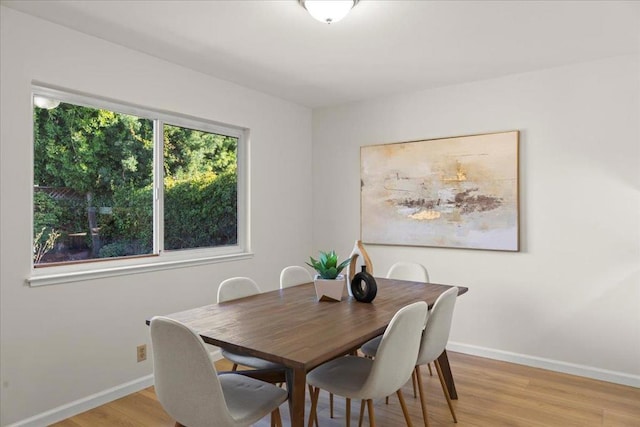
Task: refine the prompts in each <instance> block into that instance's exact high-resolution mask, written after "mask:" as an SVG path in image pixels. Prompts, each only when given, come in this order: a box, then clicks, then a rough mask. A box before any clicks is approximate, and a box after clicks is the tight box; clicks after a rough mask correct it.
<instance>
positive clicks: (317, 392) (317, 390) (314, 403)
mask: <svg viewBox="0 0 640 427" xmlns="http://www.w3.org/2000/svg"><path fill="white" fill-rule="evenodd" d="M309 387H311V386H309ZM311 390H313V393H311V410H310V411H309V427H313V420H314V419H315V418H316V415H317V414H316V411H317V407H318V396H319V395H320V388H318V387H315V388H313V387H311Z"/></svg>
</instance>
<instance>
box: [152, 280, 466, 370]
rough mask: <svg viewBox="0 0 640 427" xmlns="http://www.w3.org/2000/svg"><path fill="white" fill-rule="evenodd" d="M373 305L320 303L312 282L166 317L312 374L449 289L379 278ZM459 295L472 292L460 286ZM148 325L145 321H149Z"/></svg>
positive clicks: (222, 343) (220, 342)
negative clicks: (402, 311) (402, 312)
mask: <svg viewBox="0 0 640 427" xmlns="http://www.w3.org/2000/svg"><path fill="white" fill-rule="evenodd" d="M376 283H377V287H378V293H377V296H376V298H375V299H374V301H373V302H372V303H370V304H368V303H361V302H358V301H356V300H355V299H354V298H353V297H349V296H345V297H344V298H343V299H342V301H340V302H320V301H318V299H317V297H316V294H315V290H314V286H313V283H307V284H303V285H299V286H294V287H290V288H286V289H279V290H276V291H271V292H266V293H262V294H258V295H253V296H249V297H246V298H241V299H236V300H233V301H228V302H224V303H220V304H211V305H206V306H203V307H199V308H194V309H191V310H186V311H182V312H179V313H173V314H170V315H168V316H167V317H170V318H172V319H175V320H178V321H180V322H183V323H184V324H186V325H187V326H188V327H190V328H192V329H193V330H194V331H196V332H197V333H198V334H200V335H201V336H202V338H203V339H204V341H205V342H207V343H209V344H213V345H216V346H219V347H222V348H226V349H228V350H231V351H234V352H240V353H246V354H249V355H252V356H256V357H260V358H263V359H266V360H270V361H273V362H277V363H280V364H283V365H285V366H288V367H291V368H295V369H304V370H305V371H309V370H311V369H313V368H314V367H316V366H318V365H319V364H321V363H323V362H326V361H327V360H330V359H332V358H334V357H336V356H339V355H342V354H345V353H347V352H349V351H350V350H352V349H354V348H357V347H359V346H360V345H361V344H363V343H365V342H366V341H368V340H369V339H371V338H374V337H376V336H378V335H380V334H381V333H383V332H384V330H385V329H386V327H387V325H388V324H389V322H390V321H391V318H392V317H393V315H394V314H395V313H396V312H397V311H398V310H399V309H400V308H402V307H404V306H406V305H408V304H411V303H413V302H416V301H426V302H427V303H428V304H429V307H430V308H431V306H432V305H433V303H434V302H435V300H436V299H437V298H438V296H439V295H440V294H441V293H442V292H444V291H445V290H447V289H448V288H450V287H451V286H449V285H439V284H433V283H422V282H411V281H404V280H392V279H385V278H376ZM458 288H459V291H458V295H462V294H464V293H465V292H467V290H468V288H466V287H461V286H459V287H458ZM148 322H149V321H147V323H148Z"/></svg>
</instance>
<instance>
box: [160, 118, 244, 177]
mask: <svg viewBox="0 0 640 427" xmlns="http://www.w3.org/2000/svg"><path fill="white" fill-rule="evenodd" d="M237 145H238V139H237V138H233V137H230V136H225V135H218V134H214V133H209V132H203V131H199V130H194V129H188V128H183V127H179V126H171V125H167V124H165V126H164V171H165V176H167V177H171V178H173V179H175V180H184V179H188V178H190V177H197V176H199V175H201V174H206V173H209V172H212V173H214V174H216V175H220V174H225V173H235V172H236V163H237V154H236V150H237Z"/></svg>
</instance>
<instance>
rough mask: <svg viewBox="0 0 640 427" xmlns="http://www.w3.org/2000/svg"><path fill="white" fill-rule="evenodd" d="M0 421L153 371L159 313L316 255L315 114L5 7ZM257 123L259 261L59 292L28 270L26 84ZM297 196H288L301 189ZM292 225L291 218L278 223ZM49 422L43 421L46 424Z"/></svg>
mask: <svg viewBox="0 0 640 427" xmlns="http://www.w3.org/2000/svg"><path fill="white" fill-rule="evenodd" d="M0 12H1V31H2V33H1V43H2V44H1V49H0V50H1V55H2V56H1V61H0V62H1V67H2V68H1V80H0V87H1V93H2V101H1V108H2V110H1V115H0V120H1V123H0V128H1V139H0V143H1V145H0V150H1V151H0V157H1V168H0V174H1V180H0V181H1V195H2V199H1V211H0V213H1V217H0V218H1V221H0V227H1V228H0V233H1V236H2V242H1V246H0V249H1V255H2V256H1V273H0V274H1V275H0V278H1V285H0V292H1V294H0V296H1V306H0V308H1V319H0V320H1V329H0V331H1V343H2V345H1V353H0V356H1V360H2V363H1V385H0V387H1V389H0V394H1V396H2V397H1V409H0V413H1V419H0V425H3V426H4V425H8V424H10V423H14V422H17V421H20V420H24V419H26V418H28V417H32V416H34V415H37V414H41V413H43V412H45V411H48V410H51V409H54V408H57V407H59V406H60V405H66V404H69V403H73V402H74V401H76V400H77V399H82V398H85V397H87V396H90V395H92V394H94V393H100V392H103V391H105V390H107V389H109V388H111V387H117V386H119V385H121V384H123V383H127V382H129V381H134V380H136V379H139V378H142V377H145V376H147V375H149V374H151V372H152V366H151V361H150V360H148V361H146V362H143V363H136V357H135V355H136V345H138V344H141V343H148V342H149V338H148V328H147V326H145V324H144V321H145V319H146V318H149V317H150V316H152V315H154V314H163V313H171V312H175V311H179V310H182V309H186V308H189V307H194V306H199V305H204V304H207V303H212V302H215V296H216V291H217V284H218V283H219V282H220V281H221V280H223V279H225V278H227V277H229V276H233V275H249V276H251V277H253V278H255V279H256V280H257V281H258V282H259V283H260V284H261V286H262V287H263V288H264V289H275V288H276V287H277V286H278V277H279V273H280V269H281V268H282V267H284V266H285V265H287V264H301V263H302V262H304V261H305V259H306V256H307V255H308V254H309V253H310V250H311V232H310V230H311V227H312V225H311V206H312V203H311V193H310V191H309V188H310V187H311V171H310V169H309V167H308V165H309V163H310V159H311V111H310V110H309V109H306V108H303V107H299V106H296V105H294V104H291V103H289V102H285V101H282V100H279V99H276V98H273V97H270V96H266V95H263V94H260V93H257V92H254V91H251V90H248V89H245V88H242V87H239V86H235V85H232V84H229V83H226V82H223V81H220V80H216V79H213V78H211V77H208V76H205V75H203V74H199V73H196V72H193V71H190V70H188V69H186V68H183V67H181V66H178V65H174V64H170V63H167V62H164V61H161V60H159V59H156V58H153V57H150V56H147V55H144V54H141V53H138V52H135V51H132V50H128V49H125V48H123V47H120V46H117V45H114V44H111V43H108V42H105V41H103V40H99V39H96V38H93V37H89V36H86V35H83V34H80V33H77V32H74V31H71V30H68V29H65V28H63V27H59V26H56V25H53V24H50V23H47V22H45V21H41V20H39V19H36V18H33V17H29V16H28V15H24V14H21V13H19V12H16V11H14V10H11V9H8V8H5V7H1V8H0ZM32 80H37V81H40V82H44V83H48V84H52V85H57V86H60V87H64V88H69V89H73V90H77V91H82V92H85V93H88V94H95V95H99V96H106V97H109V98H113V99H116V100H120V101H124V102H128V103H134V104H139V105H143V106H148V107H152V108H158V109H163V110H168V111H174V112H179V113H184V114H188V115H192V116H195V117H202V118H205V119H211V120H215V121H219V122H223V123H228V124H232V125H238V126H244V127H248V128H250V130H251V152H250V156H251V181H250V185H251V207H252V209H251V214H252V221H251V233H252V249H253V252H254V253H255V257H254V258H253V259H250V260H247V261H236V262H228V263H220V264H211V265H205V266H200V267H196V268H188V269H187V268H183V269H175V270H165V271H162V272H158V273H147V274H137V275H131V276H120V277H115V278H107V279H100V280H93V281H90V282H78V283H70V284H62V285H54V286H45V287H38V288H30V287H28V286H26V285H25V278H26V277H27V276H28V275H29V271H30V264H31V248H30V238H31V233H32V231H31V224H30V214H29V212H30V209H31V201H30V186H31V185H32V181H31V170H32V153H31V151H32V149H31V145H32V137H31V135H30V129H31V120H32V118H31V110H30V102H31V101H30V90H31V86H30V85H31V81H32ZM292 195H293V196H292ZM283 224H286V226H282V225H283ZM43 423H44V421H43V420H42V419H40V421H39V422H35V423H34V424H35V425H38V424H40V425H41V424H43Z"/></svg>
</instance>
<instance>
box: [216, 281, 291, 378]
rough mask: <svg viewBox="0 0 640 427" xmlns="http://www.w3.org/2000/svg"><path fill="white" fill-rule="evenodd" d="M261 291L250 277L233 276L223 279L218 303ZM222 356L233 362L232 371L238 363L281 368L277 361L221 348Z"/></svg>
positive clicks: (257, 367)
mask: <svg viewBox="0 0 640 427" xmlns="http://www.w3.org/2000/svg"><path fill="white" fill-rule="evenodd" d="M259 293H260V288H259V287H258V284H257V283H256V282H255V281H254V280H253V279H251V278H250V277H231V278H229V279H226V280H223V281H222V283H220V287H219V288H218V303H223V302H226V301H231V300H235V299H238V298H244V297H248V296H251V295H257V294H259ZM220 352H221V353H222V356H223V357H224V358H225V359H227V360H229V361H231V362H232V363H233V367H232V368H231V370H232V371H235V370H237V369H238V365H242V366H247V367H249V368H253V369H274V368H281V367H282V365H279V364H277V363H275V362H270V361H268V360H264V359H260V358H259V357H254V356H249V355H246V354H240V353H234V352H232V351H229V350H225V349H221V350H220Z"/></svg>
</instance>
